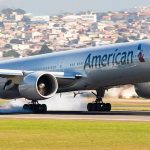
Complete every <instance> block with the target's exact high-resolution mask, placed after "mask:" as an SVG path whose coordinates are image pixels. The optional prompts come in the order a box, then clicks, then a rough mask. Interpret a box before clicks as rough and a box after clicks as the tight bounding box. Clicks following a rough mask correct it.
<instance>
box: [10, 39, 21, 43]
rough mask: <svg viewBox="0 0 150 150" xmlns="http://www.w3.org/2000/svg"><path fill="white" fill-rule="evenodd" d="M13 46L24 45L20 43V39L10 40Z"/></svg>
mask: <svg viewBox="0 0 150 150" xmlns="http://www.w3.org/2000/svg"><path fill="white" fill-rule="evenodd" d="M10 43H11V44H22V41H20V40H19V39H12V40H10Z"/></svg>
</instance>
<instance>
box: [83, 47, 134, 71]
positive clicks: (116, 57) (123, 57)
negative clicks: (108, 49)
mask: <svg viewBox="0 0 150 150" xmlns="http://www.w3.org/2000/svg"><path fill="white" fill-rule="evenodd" d="M133 57H134V55H133V51H127V52H126V51H124V52H118V49H116V50H115V51H114V53H110V54H104V55H96V56H92V54H89V55H88V56H87V58H86V60H85V63H84V69H86V68H100V67H106V66H109V65H113V66H114V65H125V64H130V63H133Z"/></svg>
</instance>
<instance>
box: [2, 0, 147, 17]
mask: <svg viewBox="0 0 150 150" xmlns="http://www.w3.org/2000/svg"><path fill="white" fill-rule="evenodd" d="M147 5H149V6H150V0H0V8H1V9H2V8H6V7H11V8H22V9H24V10H26V11H27V12H31V13H33V14H35V15H50V14H60V13H62V12H79V11H84V10H93V11H97V12H105V11H115V10H122V9H126V8H131V7H134V6H147Z"/></svg>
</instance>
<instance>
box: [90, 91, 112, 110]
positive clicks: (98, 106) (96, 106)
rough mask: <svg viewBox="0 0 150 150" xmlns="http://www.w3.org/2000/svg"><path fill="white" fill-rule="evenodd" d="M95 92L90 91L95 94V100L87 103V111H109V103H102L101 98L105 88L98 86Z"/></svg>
mask: <svg viewBox="0 0 150 150" xmlns="http://www.w3.org/2000/svg"><path fill="white" fill-rule="evenodd" d="M96 92H97V93H94V92H92V93H93V94H94V95H95V96H96V100H95V102H93V103H88V105H87V110H88V111H101V112H109V111H111V104H110V103H103V100H102V98H103V97H104V94H105V89H104V88H100V89H98V90H96Z"/></svg>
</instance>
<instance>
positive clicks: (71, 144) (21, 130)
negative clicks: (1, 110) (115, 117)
mask: <svg viewBox="0 0 150 150" xmlns="http://www.w3.org/2000/svg"><path fill="white" fill-rule="evenodd" d="M0 149H3V150H27V149H29V150H50V149H52V150H58V149H60V150H96V149H97V150H120V149H121V150H127V149H130V150H141V149H142V150H149V149H150V123H149V122H116V121H114V122H112V121H108V122H106V121H72V120H48V119H41V120H38V119H37V120H32V119H1V120H0Z"/></svg>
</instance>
